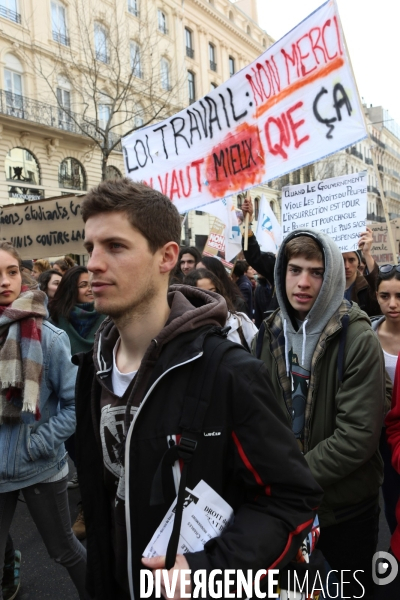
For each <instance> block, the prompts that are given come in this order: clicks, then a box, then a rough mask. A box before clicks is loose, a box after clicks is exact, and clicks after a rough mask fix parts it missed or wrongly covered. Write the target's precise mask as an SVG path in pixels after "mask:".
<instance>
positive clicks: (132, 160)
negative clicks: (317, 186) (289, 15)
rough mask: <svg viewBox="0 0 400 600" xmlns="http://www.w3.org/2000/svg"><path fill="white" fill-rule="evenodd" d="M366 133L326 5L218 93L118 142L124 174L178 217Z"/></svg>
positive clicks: (332, 7)
mask: <svg viewBox="0 0 400 600" xmlns="http://www.w3.org/2000/svg"><path fill="white" fill-rule="evenodd" d="M365 137H366V131H365V125H364V118H363V114H362V109H361V106H360V102H359V98H358V93H357V89H356V85H355V82H354V79H353V76H352V71H351V68H350V63H349V57H348V56H347V52H346V47H345V44H344V39H343V34H342V30H341V25H340V21H339V14H338V11H337V6H336V3H335V1H334V0H329V1H328V2H326V3H325V4H323V5H322V6H321V7H320V8H319V9H317V10H316V11H315V12H314V13H312V14H311V15H310V16H309V17H308V18H307V19H305V20H304V21H303V22H302V23H300V24H299V25H298V26H297V27H295V28H294V29H292V31H290V32H289V33H288V34H287V35H285V36H284V37H283V38H282V39H281V40H280V41H279V42H276V43H275V44H274V45H273V46H271V47H270V48H269V49H268V50H267V51H266V52H264V54H262V55H261V56H260V57H259V58H258V59H257V60H255V61H254V62H253V63H251V64H250V65H248V66H247V67H246V68H244V69H242V70H241V71H239V72H238V73H236V74H235V75H234V76H233V77H231V78H230V79H229V80H228V81H226V82H225V83H223V84H222V85H220V86H219V87H218V88H217V89H215V90H212V91H211V92H210V93H209V94H207V95H206V96H204V98H202V99H201V100H198V101H197V102H194V103H193V104H191V105H190V106H189V107H188V108H186V109H184V110H182V111H181V112H179V113H177V114H176V115H175V116H173V117H171V118H168V119H166V120H164V121H162V122H160V123H158V124H156V125H151V126H148V127H145V128H142V129H140V130H138V131H135V132H134V133H132V134H130V135H128V136H127V137H125V138H124V139H123V141H122V145H123V151H124V160H125V170H126V174H127V175H128V176H129V177H131V178H132V179H134V180H137V181H139V180H143V181H145V182H146V183H147V184H148V185H150V186H151V187H153V188H155V189H157V190H160V191H161V192H163V193H164V194H166V195H167V196H168V197H169V198H170V199H171V200H172V201H173V202H174V203H175V204H176V206H177V207H178V210H179V211H180V212H184V211H186V210H190V209H194V208H198V207H200V206H204V205H205V204H207V203H209V202H213V201H215V200H217V199H219V198H223V197H224V196H229V195H230V194H233V193H235V192H238V191H242V190H246V189H249V188H251V187H253V186H255V185H258V184H261V183H263V182H266V181H270V180H271V179H274V178H276V177H279V176H281V175H283V174H285V173H288V172H289V171H292V170H294V169H298V168H300V167H302V166H304V165H306V164H310V163H312V162H314V161H316V160H318V159H320V158H322V157H323V156H327V155H328V154H332V153H333V152H336V151H338V150H340V149H342V148H344V147H346V146H348V145H350V144H353V143H356V142H357V141H359V140H361V139H363V138H365Z"/></svg>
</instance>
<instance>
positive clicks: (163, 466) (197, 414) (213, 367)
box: [150, 327, 237, 569]
mask: <svg viewBox="0 0 400 600" xmlns="http://www.w3.org/2000/svg"><path fill="white" fill-rule="evenodd" d="M228 331H229V328H219V327H213V328H212V329H210V331H209V333H208V335H207V336H206V338H205V340H204V345H203V355H204V358H202V359H201V363H200V364H201V367H199V363H198V361H194V362H193V366H192V370H191V373H190V376H189V380H190V389H191V391H192V392H191V394H190V395H187V396H186V397H185V402H184V404H183V412H182V416H181V420H180V423H179V425H180V427H181V429H182V434H181V439H180V442H179V444H175V445H174V446H172V447H171V448H169V449H168V450H167V451H166V452H165V454H164V456H163V458H162V459H161V462H160V464H159V466H158V468H157V471H156V473H155V475H154V478H153V483H152V487H151V494H150V505H156V504H161V503H164V493H163V479H164V477H165V476H166V471H168V470H169V469H168V467H171V466H172V465H173V464H174V463H175V461H176V460H180V461H182V462H183V468H182V473H181V480H180V483H179V489H178V496H177V502H176V507H175V518H174V525H173V528H172V533H171V537H170V540H169V543H168V549H167V554H166V559H165V568H166V569H171V568H172V567H173V566H174V564H175V560H176V553H177V549H178V543H179V535H180V529H181V523H182V513H183V503H184V500H185V489H186V482H187V473H188V468H189V466H190V463H191V461H192V459H193V455H194V453H195V451H196V448H197V443H198V439H199V437H200V435H201V433H202V428H203V423H204V419H205V416H206V413H207V409H208V406H209V404H210V401H211V398H212V390H213V387H214V382H215V378H216V375H217V372H218V368H219V365H220V362H221V360H222V357H223V356H224V354H225V353H226V352H227V351H228V350H229V349H230V348H231V347H232V346H237V344H233V343H231V342H228V341H227V340H226V336H227V334H228ZM195 366H197V368H195Z"/></svg>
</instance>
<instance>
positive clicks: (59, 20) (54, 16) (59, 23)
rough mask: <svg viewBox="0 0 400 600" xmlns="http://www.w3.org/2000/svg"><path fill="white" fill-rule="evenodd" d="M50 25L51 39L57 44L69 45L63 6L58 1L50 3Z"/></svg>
mask: <svg viewBox="0 0 400 600" xmlns="http://www.w3.org/2000/svg"><path fill="white" fill-rule="evenodd" d="M51 27H52V31H53V40H54V41H55V42H58V43H59V44H64V46H69V38H68V35H67V21H66V18H65V6H63V5H62V4H59V3H58V2H52V3H51Z"/></svg>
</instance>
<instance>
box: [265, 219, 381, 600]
mask: <svg viewBox="0 0 400 600" xmlns="http://www.w3.org/2000/svg"><path fill="white" fill-rule="evenodd" d="M275 285H276V293H277V297H278V301H279V306H280V309H278V310H277V311H275V312H274V313H273V314H272V315H271V316H270V317H269V318H267V319H266V320H265V321H264V324H263V327H262V329H260V333H259V334H258V338H257V340H255V341H254V343H253V353H255V354H256V355H257V356H259V357H261V359H262V360H263V361H264V362H265V364H266V366H267V368H268V371H269V373H270V375H271V380H272V385H273V389H274V392H275V395H276V396H278V397H279V400H280V405H281V409H282V414H284V415H285V417H286V419H287V421H288V423H289V425H290V427H291V429H292V431H293V433H294V436H295V438H296V439H297V442H298V444H299V447H300V449H301V451H302V452H303V453H304V456H305V459H306V461H307V462H308V465H309V467H310V469H311V472H312V473H313V475H314V477H315V479H316V480H317V482H318V483H319V484H320V486H321V487H322V489H323V490H324V498H323V501H322V504H321V506H320V508H319V510H318V516H319V521H320V525H321V536H320V539H319V542H318V548H319V549H320V550H322V552H323V554H324V555H325V558H326V559H327V561H328V563H329V565H330V567H331V569H336V570H338V571H339V574H340V571H342V570H347V569H348V570H350V573H349V572H347V573H345V577H344V581H346V582H347V581H348V582H349V583H346V584H345V585H344V588H343V590H344V591H343V597H362V598H364V599H372V597H373V581H372V566H371V565H372V556H373V554H374V552H375V549H376V543H377V533H378V515H379V508H378V492H379V486H380V485H381V483H382V474H383V469H382V459H381V457H380V454H379V451H378V443H379V436H380V431H381V427H382V419H383V414H384V399H385V366H384V361H383V356H382V351H381V348H380V346H379V343H377V341H378V340H377V339H376V336H375V337H374V332H373V331H372V329H371V326H370V322H369V319H368V317H367V315H366V314H365V313H364V312H363V311H361V310H360V308H359V307H358V306H357V305H356V304H351V303H350V302H348V301H347V300H346V299H343V292H344V287H345V274H344V269H343V258H342V255H341V253H340V250H339V248H338V247H337V246H336V244H335V243H334V242H333V240H332V239H331V238H329V237H328V236H327V235H325V234H322V233H319V232H317V231H313V230H302V231H296V232H293V233H291V234H289V235H288V236H287V237H286V239H285V240H284V242H283V244H282V246H281V248H280V250H279V253H278V256H277V261H276V267H275ZM357 570H360V572H358V573H355V571H357ZM357 580H358V581H360V582H361V584H362V585H363V587H364V588H365V595H362V588H361V585H360V584H359V583H358V582H357Z"/></svg>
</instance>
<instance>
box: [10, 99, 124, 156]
mask: <svg viewBox="0 0 400 600" xmlns="http://www.w3.org/2000/svg"><path fill="white" fill-rule="evenodd" d="M0 114H3V115H8V116H10V117H14V118H16V119H23V120H25V121H32V122H33V123H39V124H40V125H45V126H47V127H55V128H56V129H61V130H63V131H69V132H70V133H76V134H78V135H85V133H87V135H90V136H92V137H94V138H95V139H97V140H99V141H100V142H101V141H102V140H104V138H103V137H102V135H101V133H100V132H99V131H98V128H96V121H95V119H89V118H87V117H85V119H83V118H82V116H81V115H80V114H78V113H75V112H73V111H70V110H68V111H67V112H65V111H63V110H62V109H60V108H59V107H58V106H52V105H51V104H46V103H45V102H39V101H38V100H32V98H27V97H26V96H21V95H20V94H12V93H11V92H7V91H5V90H0ZM120 137H121V136H119V135H117V134H115V133H114V132H112V131H110V132H109V133H108V136H107V144H108V147H110V146H112V145H113V144H114V143H115V142H116V141H117V140H119V139H120ZM115 150H117V151H118V152H122V148H121V144H120V143H118V145H117V146H116V147H115Z"/></svg>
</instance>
